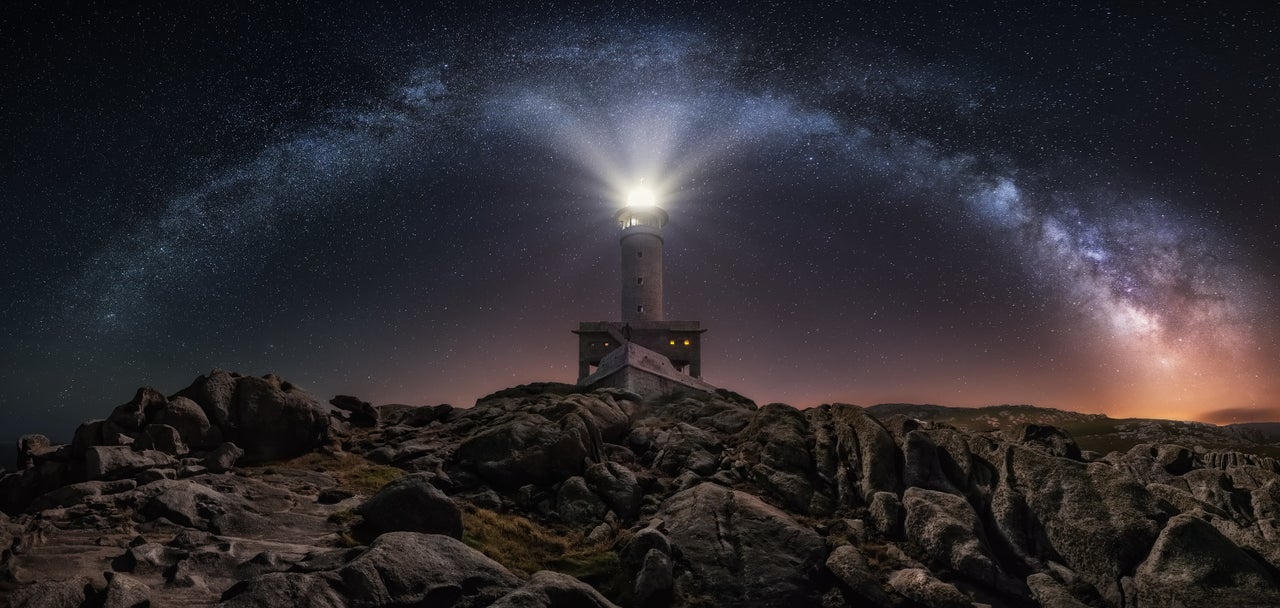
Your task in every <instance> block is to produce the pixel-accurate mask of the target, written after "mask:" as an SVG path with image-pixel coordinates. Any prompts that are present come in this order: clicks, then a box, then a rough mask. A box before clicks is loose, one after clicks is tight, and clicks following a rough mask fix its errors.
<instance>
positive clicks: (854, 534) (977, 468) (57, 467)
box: [0, 371, 1280, 608]
mask: <svg viewBox="0 0 1280 608" xmlns="http://www.w3.org/2000/svg"><path fill="white" fill-rule="evenodd" d="M575 391H576V389H575V387H572V386H568V385H539V386H526V387H521V388H519V389H514V390H510V391H500V392H499V393H495V394H494V395H491V396H489V397H486V398H483V399H481V400H480V401H479V402H477V403H476V405H475V406H474V407H471V408H453V407H450V406H447V405H441V406H427V407H413V406H405V405H386V406H376V407H375V406H373V405H371V404H369V403H367V402H365V401H363V400H360V399H358V398H355V397H337V398H335V399H334V400H333V401H331V405H333V406H334V407H335V408H337V410H336V412H334V415H330V414H329V413H328V412H327V410H328V409H329V406H320V405H319V404H318V403H316V402H315V401H314V400H313V399H311V398H310V397H308V396H306V394H305V393H303V392H302V391H301V390H299V389H297V387H294V386H293V385H291V384H289V383H287V382H285V381H283V380H281V379H279V378H276V377H274V376H267V377H264V378H250V377H245V376H241V375H239V374H233V373H227V372H219V371H215V372H213V373H212V374H210V375H209V376H207V377H201V378H200V379H198V380H197V381H196V382H195V383H193V384H192V385H191V386H189V387H187V388H186V389H184V390H183V391H180V392H179V394H177V395H174V396H172V397H168V398H166V397H164V396H163V395H162V394H160V393H159V392H158V391H154V390H151V389H142V390H140V391H138V393H137V394H136V395H135V396H134V399H132V400H131V401H130V402H129V403H126V404H124V405H121V406H119V407H117V408H116V409H115V410H114V411H113V412H112V414H111V416H110V417H108V418H106V419H104V420H99V421H91V422H88V423H85V424H83V425H81V426H80V428H78V429H77V430H76V431H75V433H74V437H73V441H72V443H71V445H69V446H58V445H55V444H54V443H53V442H49V441H44V440H41V439H40V438H36V437H32V438H30V439H28V440H27V441H26V442H25V443H24V445H26V446H27V447H25V448H24V450H23V451H22V452H21V453H22V454H23V455H24V456H23V460H22V462H23V465H24V467H25V468H24V469H22V470H21V471H20V472H18V473H16V474H11V475H6V476H3V477H0V503H2V504H0V506H3V508H4V510H5V511H6V512H8V513H9V514H11V515H12V516H13V517H8V516H6V517H0V546H3V547H8V548H9V549H8V550H7V551H5V552H0V604H3V603H5V602H9V603H12V599H11V598H14V597H20V598H28V599H24V600H23V601H29V598H33V597H37V596H34V595H30V594H29V592H30V591H31V590H32V589H39V590H40V591H41V593H42V594H43V595H41V596H39V597H41V598H50V599H51V600H56V599H58V598H69V599H67V601H71V602H79V603H85V602H88V603H91V604H93V605H102V604H109V605H136V604H139V603H141V602H150V603H151V604H153V605H174V604H182V603H195V604H201V603H212V602H214V601H218V600H221V601H223V603H225V604H226V605H231V606H254V605H280V604H286V605H292V604H302V605H318V606H329V605H331V606H339V605H342V606H376V605H442V606H479V605H500V606H550V605H557V606H559V605H567V606H573V605H581V606H610V605H612V604H611V603H610V602H612V603H617V604H621V605H630V606H642V607H645V608H656V607H659V606H661V607H666V606H671V605H755V606H789V605H795V606H801V605H825V606H845V605H852V606H863V605H866V606H894V607H905V606H966V607H968V606H972V605H974V604H978V605H993V606H1003V605H1009V606H1032V605H1036V604H1039V605H1043V606H1051V607H1054V608H1080V606H1092V607H1094V608H1120V607H1131V606H1139V607H1141V606H1158V605H1176V604H1177V603H1178V602H1182V603H1185V604H1187V605H1203V604H1219V603H1222V602H1230V603H1233V604H1238V605H1240V606H1251V605H1269V604H1273V603H1277V602H1280V597H1277V594H1278V593H1280V591H1277V589H1278V585H1280V583H1278V581H1277V580H1276V573H1277V572H1280V549H1277V548H1276V547H1277V543H1280V472H1278V471H1277V467H1276V466H1275V463H1274V461H1273V460H1270V459H1267V458H1262V457H1259V456H1254V455H1251V454H1244V453H1241V452H1236V451H1232V450H1225V449H1219V450H1205V449H1203V448H1201V447H1199V446H1197V445H1196V444H1184V443H1164V442H1160V441H1155V440H1151V441H1147V443H1143V444H1139V445H1137V446H1136V447H1134V448H1132V449H1127V450H1125V451H1122V452H1112V453H1111V454H1108V455H1105V456H1103V455H1100V454H1090V453H1086V451H1083V450H1080V449H1079V445H1078V444H1077V443H1076V441H1075V440H1074V439H1073V438H1072V437H1071V435H1070V434H1069V433H1067V432H1066V431H1064V430H1062V429H1059V428H1055V427H1052V426H1050V425H1047V424H1043V423H1042V422H1037V421H1035V420H1034V419H1033V417H1031V415H1030V414H1029V413H1028V411H1027V408H1018V407H1013V408H1012V409H1009V408H1005V409H1002V410H1000V411H1001V412H1004V411H1012V412H1014V413H1015V414H1017V416H1016V417H1013V418H1011V420H1013V421H1014V422H1015V423H1014V424H1010V425H1007V426H1005V427H1004V428H1001V429H1000V430H994V431H990V430H982V431H965V430H962V429H960V428H956V427H953V426H949V425H947V424H944V423H941V422H936V421H929V420H919V419H915V418H911V417H908V416H905V415H903V412H908V413H909V412H912V411H915V410H912V409H910V408H907V409H903V408H888V409H890V410H893V411H894V412H895V413H894V414H893V415H889V416H887V417H884V418H877V417H875V416H873V415H872V414H871V413H870V411H869V410H867V409H863V408H859V407H856V406H851V405H840V404H837V405H824V406H820V407H816V408H811V409H808V410H796V409H793V408H790V407H789V406H786V405H783V404H770V405H768V406H765V407H762V408H756V407H755V405H754V404H753V403H750V402H749V401H746V400H745V399H742V398H741V397H738V396H735V395H733V394H732V393H728V392H727V391H726V392H721V393H717V394H708V395H701V396H681V397H669V398H663V399H658V400H654V401H649V402H645V401H643V400H642V399H641V398H640V397H639V396H636V395H632V394H629V393H625V392H623V391H618V390H613V389H605V390H598V391H593V392H590V393H578V392H575ZM920 411H921V412H924V413H928V412H929V411H931V410H929V408H924V409H921V410H920ZM1060 414H1062V415H1065V414H1066V413H1060ZM1055 415H1058V414H1055ZM1090 420H1093V419H1090ZM255 425H256V426H255ZM1193 430H1194V429H1193ZM1144 432H1145V431H1144ZM1197 432H1199V431H1197ZM272 442H274V444H272ZM249 446H253V447H252V449H250V447H249ZM184 449H185V450H187V453H185V454H184V453H183V451H184ZM311 451H314V453H312V454H310V455H308V456H306V457H305V458H299V459H290V458H291V456H296V455H300V454H302V453H305V452H311ZM264 458H271V459H275V460H273V461H272V462H262V460H263V459H264ZM280 459H283V460H280ZM392 467H394V468H396V469H400V470H402V471H403V472H400V471H396V470H393V469H392ZM90 476H93V477H94V479H92V480H91V479H90ZM397 478H398V481H393V480H396V479H397ZM388 481H390V483H387V482H388ZM382 484H385V485H382ZM379 485H382V487H381V488H379ZM365 496H368V497H369V498H368V499H364V498H363V497H365ZM508 537H510V538H508ZM460 538H466V540H467V542H466V543H461V542H459V541H458V539H460ZM487 543H496V544H495V545H492V546H490V545H489V544H487ZM474 547H480V548H481V549H483V550H484V551H485V552H487V553H488V554H490V555H493V556H495V557H496V558H497V559H498V561H501V562H502V563H501V564H499V563H498V561H494V559H491V558H489V557H486V556H485V554H484V553H481V552H478V551H476V549H475V548H474ZM107 569H110V570H112V572H113V573H112V575H111V576H110V577H101V573H102V572H103V571H104V570H107ZM569 569H572V572H573V574H575V575H576V576H578V577H579V578H576V579H575V578H572V577H568V576H567V575H566V574H565V572H568V571H569ZM553 570H562V571H563V572H561V573H559V574H557V573H555V572H553ZM81 576H84V577H88V580H89V581H90V584H89V585H88V586H87V587H86V586H84V585H83V584H80V582H81V579H80V578H79V577H81ZM37 583H41V584H43V586H38V587H33V585H36V584H37ZM111 598H115V599H111ZM59 601H60V600H59ZM111 602H114V603H111ZM79 603H76V604H74V605H80V604H79Z"/></svg>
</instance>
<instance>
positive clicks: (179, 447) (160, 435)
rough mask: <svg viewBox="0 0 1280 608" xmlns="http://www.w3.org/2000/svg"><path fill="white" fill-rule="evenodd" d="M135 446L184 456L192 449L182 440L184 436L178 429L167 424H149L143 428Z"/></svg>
mask: <svg viewBox="0 0 1280 608" xmlns="http://www.w3.org/2000/svg"><path fill="white" fill-rule="evenodd" d="M133 447H134V448H137V449H143V450H156V451H157V452H164V453H165V454H169V455H170V456H182V455H183V454H186V453H187V452H190V451H191V450H190V449H189V448H188V447H187V444H186V443H185V442H184V441H182V436H181V435H179V434H178V429H175V428H173V427H171V426H169V425H167V424H148V425H147V426H146V427H144V428H143V429H142V434H141V436H139V437H138V441H137V442H136V443H135V444H134V446H133Z"/></svg>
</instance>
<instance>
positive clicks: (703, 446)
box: [632, 422, 724, 476]
mask: <svg viewBox="0 0 1280 608" xmlns="http://www.w3.org/2000/svg"><path fill="white" fill-rule="evenodd" d="M635 433H636V431H633V432H632V434H633V435H634V434H635ZM653 448H654V449H655V450H656V451H657V453H656V454H655V455H654V457H653V468H655V469H657V470H659V471H661V472H663V473H665V474H667V475H673V476H674V475H679V474H680V473H681V472H683V471H693V472H694V473H696V474H698V475H710V474H712V473H715V472H716V469H717V468H719V467H720V452H721V451H722V450H723V449H724V446H723V444H722V443H721V441H720V439H719V438H718V437H716V436H715V435H714V434H712V433H709V432H707V431H704V430H702V429H700V428H698V427H696V426H694V425H692V424H689V423H687V422H678V423H676V424H675V425H674V426H670V427H668V428H665V429H663V430H661V431H658V432H657V436H656V438H655V439H654V440H653Z"/></svg>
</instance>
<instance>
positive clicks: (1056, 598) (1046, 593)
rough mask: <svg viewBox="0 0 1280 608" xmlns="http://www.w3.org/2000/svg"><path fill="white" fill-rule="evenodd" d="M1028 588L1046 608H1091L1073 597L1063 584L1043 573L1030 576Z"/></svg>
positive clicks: (1032, 595)
mask: <svg viewBox="0 0 1280 608" xmlns="http://www.w3.org/2000/svg"><path fill="white" fill-rule="evenodd" d="M1027 587H1029V588H1030V589H1031V597H1032V598H1034V599H1035V600H1036V601H1037V602H1039V603H1040V605H1041V606H1043V607H1044V608H1089V605H1088V604H1086V603H1084V602H1082V601H1080V600H1078V599H1076V598H1075V596H1073V595H1071V592H1070V591H1069V590H1068V589H1067V588H1066V587H1065V586H1064V585H1063V584H1062V583H1059V582H1058V581H1057V580H1054V578H1053V577H1052V576H1049V575H1048V574H1045V573H1043V572H1038V573H1036V574H1032V575H1031V576H1028V577H1027Z"/></svg>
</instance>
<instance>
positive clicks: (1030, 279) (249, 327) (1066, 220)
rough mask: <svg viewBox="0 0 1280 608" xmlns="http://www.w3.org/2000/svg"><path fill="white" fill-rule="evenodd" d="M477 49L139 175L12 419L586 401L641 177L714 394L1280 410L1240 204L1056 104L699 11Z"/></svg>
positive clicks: (1117, 408)
mask: <svg viewBox="0 0 1280 608" xmlns="http://www.w3.org/2000/svg"><path fill="white" fill-rule="evenodd" d="M472 26H473V27H472V28H471V29H466V28H463V30H461V31H463V32H464V33H462V34H450V35H446V36H439V35H433V34H429V33H425V32H422V33H417V34H415V33H414V32H413V28H412V27H409V26H406V30H407V31H406V32H401V36H402V37H403V38H405V39H408V40H410V42H411V43H410V44H406V45H405V46H404V47H403V48H407V49H409V50H408V51H403V50H402V51H401V52H399V53H398V54H397V55H396V56H395V60H394V61H393V60H391V59H387V60H386V61H385V63H383V64H382V65H381V66H380V67H379V70H381V74H380V75H379V77H377V78H374V79H372V80H371V81H370V82H369V83H368V86H366V87H360V88H353V89H350V90H345V91H344V92H343V94H342V95H340V96H338V97H339V99H337V100H336V101H333V100H330V101H326V102H324V103H317V105H316V107H317V108H318V109H317V110H316V111H314V112H311V113H309V114H308V115H306V116H305V117H304V118H302V119H297V120H292V121H285V120H281V119H278V118H274V119H273V118H269V117H265V115H267V114H270V112H266V111H263V110H254V109H249V110H247V111H245V110H238V109H237V110H231V109H228V110H227V111H228V112H230V114H229V115H228V118H227V119H226V120H227V123H226V124H227V125H228V126H226V127H225V128H226V129H243V128H244V126H243V125H245V124H253V125H257V124H258V123H259V122H261V123H262V124H261V131H262V135H261V136H260V137H258V138H256V139H253V140H251V141H250V142H249V145H244V144H243V143H241V144H240V145H238V147H236V148H235V153H234V154H230V153H225V150H223V149H222V148H219V149H218V150H217V154H215V153H214V151H212V150H211V151H209V152H208V154H207V155H206V156H205V157H203V158H202V156H201V155H200V154H199V153H198V152H197V153H193V152H188V155H189V157H188V158H184V159H178V160H177V161H174V160H173V159H166V158H155V159H153V160H151V161H143V162H154V163H157V164H166V165H168V166H170V167H174V166H177V167H180V170H174V171H171V173H173V174H174V175H175V177H173V178H170V179H164V180H157V181H155V182H154V183H152V184H150V185H149V188H150V191H151V192H152V196H153V198H152V200H153V204H152V205H150V206H149V207H148V208H146V209H143V210H141V211H136V210H135V211H133V212H130V213H125V214H120V215H118V216H115V218H114V219H113V220H112V221H109V222H106V223H105V224H97V225H93V226H86V227H85V228H83V231H84V232H85V234H87V235H94V237H95V238H86V239H84V243H83V245H79V246H77V245H75V244H69V245H68V246H69V247H72V249H71V251H73V252H75V254H74V255H73V256H71V258H72V259H71V261H69V262H66V263H64V264H60V265H58V266H56V267H54V268H50V269H46V270H45V271H44V272H43V273H42V274H41V276H40V278H39V279H38V280H37V279H33V278H29V277H24V276H23V275H18V276H16V277H15V278H14V281H15V282H16V283H15V287H19V288H20V287H21V286H22V282H23V281H26V282H28V283H30V286H32V287H31V288H30V289H28V290H26V291H28V292H29V293H30V294H31V296H30V298H28V299H27V300H24V301H22V302H20V303H19V304H17V305H18V306H20V307H21V311H20V312H21V314H18V315H16V316H15V318H17V319H21V320H22V327H13V328H11V329H10V331H9V332H8V334H9V342H10V343H11V345H12V346H13V347H12V348H11V349H9V350H10V351H11V354H10V357H12V358H14V359H15V361H17V359H18V358H19V357H21V358H22V362H21V363H15V365H14V367H13V368H12V369H11V372H10V373H11V374H12V375H11V377H10V378H9V380H10V381H11V382H14V381H16V379H17V378H18V377H19V376H21V375H24V374H25V375H27V376H28V377H29V378H31V380H30V381H29V383H28V384H27V385H24V386H25V388H24V389H23V390H22V391H20V393H21V394H22V396H23V399H24V400H25V401H27V402H26V403H23V404H18V403H8V404H6V407H7V408H8V414H6V416H12V417H15V418H17V419H19V420H38V419H40V420H43V418H41V416H42V414H39V413H38V412H40V411H45V410H48V409H50V408H53V409H54V410H55V411H56V410H57V409H58V408H62V409H66V410H70V411H68V412H66V413H64V414H59V416H63V417H68V418H80V417H84V416H88V415H90V414H91V413H93V412H97V411H100V410H101V408H102V406H103V405H104V400H105V402H106V403H110V402H111V401H112V400H118V398H120V397H124V396H127V395H126V394H125V393H127V392H128V390H127V389H126V388H124V387H127V386H132V385H134V384H137V383H157V384H163V383H165V382H179V381H181V379H185V378H187V377H189V376H192V375H194V374H195V373H197V372H201V371H204V370H205V369H206V368H209V367H212V366H223V367H232V368H236V369H241V370H242V371H246V372H257V373H261V372H265V371H278V372H280V373H284V374H285V375H286V376H289V377H293V378H295V379H297V380H299V381H300V382H301V383H303V384H304V385H307V386H311V387H314V388H316V390H317V392H322V393H323V392H326V391H331V392H339V391H345V392H353V391H354V392H360V393H361V394H362V395H363V396H365V397H366V398H371V399H374V400H381V401H391V400H402V401H415V402H435V401H444V400H448V401H453V402H455V403H456V402H462V403H467V402H469V400H470V399H473V398H475V397H476V396H479V395H480V394H482V393H483V392H484V391H487V390H493V389H497V388H501V387H503V386H507V385H510V384H516V383H519V382H526V381H534V380H546V379H559V380H569V379H570V378H569V376H570V375H572V371H571V369H570V364H571V363H572V348H573V344H574V343H573V341H572V340H570V336H569V335H568V334H567V333H566V331H567V329H568V328H570V327H572V325H573V323H575V322H576V321H578V320H583V319H592V318H607V317H609V316H611V315H612V311H613V310H614V308H616V307H615V306H614V304H613V298H614V297H615V291H614V290H615V286H614V284H615V281H614V278H613V275H612V274H611V273H612V272H613V264H614V262H613V260H614V258H612V257H610V256H611V255H616V252H615V251H614V247H615V245H614V242H613V240H612V239H613V236H612V233H611V231H610V228H609V225H608V214H609V212H610V210H611V208H612V207H613V206H614V205H617V204H618V203H619V201H620V200H621V196H622V194H621V193H622V192H624V191H625V190H626V189H627V188H628V187H630V186H631V185H633V184H634V183H636V182H638V181H640V180H644V181H645V182H646V183H649V184H653V185H655V187H656V188H657V189H658V190H659V192H660V195H661V196H662V198H663V201H664V205H666V206H668V207H670V208H671V210H672V217H673V220H672V226H671V234H670V235H669V237H668V238H669V247H670V248H672V251H671V253H670V254H669V255H670V256H671V261H670V262H669V263H670V264H671V265H672V268H671V269H670V270H669V271H668V273H669V275H670V276H671V278H670V280H669V283H670V285H669V286H668V292H669V293H670V294H671V295H670V296H669V297H670V298H671V300H672V301H671V303H670V304H669V308H670V309H672V310H673V311H674V312H675V313H676V314H677V315H682V316H684V317H688V318H701V319H703V320H704V321H706V322H707V324H708V326H709V327H711V329H712V333H710V334H709V341H708V345H707V349H708V351H707V353H706V358H707V359H708V360H709V362H708V365H707V369H708V371H707V373H708V378H709V379H710V380H712V381H713V382H717V383H719V384H722V385H725V386H729V387H731V388H734V389H737V390H740V391H742V392H744V393H747V394H749V395H752V396H756V397H757V398H760V399H763V400H784V401H789V402H792V403H796V404H798V405H812V404H813V403H816V402H819V401H826V400H835V399H838V400H843V401H852V402H859V403H868V402H871V401H890V400H919V401H922V400H931V401H935V402H942V403H948V404H962V405H978V404H983V403H990V402H997V401H1026V402H1035V403H1040V404H1044V405H1053V406H1057V407H1066V408H1076V409H1084V410H1088V411H1109V412H1112V413H1118V414H1123V415H1129V414H1132V415H1137V414H1141V415H1166V416H1180V417H1198V416H1201V417H1202V416H1206V415H1208V414H1207V412H1209V411H1211V410H1217V409H1223V408H1228V407H1230V408H1240V407H1245V408H1249V407H1266V406H1270V405H1272V404H1273V402H1272V400H1271V398H1270V394H1271V393H1270V391H1271V390H1272V389H1273V388H1274V382H1273V380H1272V376H1273V375H1274V372H1275V371H1276V370H1275V366H1274V362H1273V361H1272V360H1269V359H1268V357H1270V355H1271V354H1273V353H1274V352H1275V343H1274V333H1273V329H1274V328H1273V327H1271V325H1270V321H1269V319H1268V318H1267V315H1268V313H1269V312H1271V311H1270V310H1269V309H1268V308H1267V305H1266V302H1267V301H1268V299H1269V298H1270V297H1271V296H1273V295H1274V289H1275V286H1274V285H1272V284H1271V282H1270V281H1272V279H1273V278H1272V277H1270V276H1269V275H1268V272H1269V270H1267V269H1266V268H1265V267H1260V265H1259V263H1258V261H1257V259H1258V256H1259V255H1260V254H1258V253H1257V252H1254V251H1251V250H1250V249H1248V247H1247V246H1246V245H1242V244H1241V242H1240V241H1239V239H1236V238H1234V237H1235V235H1236V234H1238V232H1239V230H1240V229H1239V228H1238V227H1237V226H1235V225H1233V224H1232V223H1231V221H1229V220H1223V219H1220V218H1219V217H1218V216H1217V215H1216V212H1215V210H1214V205H1215V201H1213V200H1211V199H1212V197H1210V196H1205V195H1197V194H1196V193H1194V192H1187V191H1185V190H1184V189H1181V188H1168V187H1165V186H1163V185H1162V184H1159V183H1152V182H1151V181H1149V180H1147V179H1146V177H1145V176H1141V175H1136V174H1134V173H1133V172H1129V171H1125V170H1121V169H1117V168H1115V167H1113V166H1111V164H1110V163H1108V162H1105V161H1104V160H1103V159H1099V158H1093V157H1091V156H1090V155H1089V148H1090V147H1091V145H1092V140H1091V139H1090V138H1092V137H1096V136H1097V135H1096V134H1092V135H1088V136H1086V135H1085V134H1082V131H1080V130H1078V131H1070V129H1069V127H1070V125H1071V121H1070V120H1068V119H1066V118H1060V117H1057V115H1055V114H1054V113H1053V112H1048V111H1047V110H1049V109H1052V108H1054V107H1056V106H1062V105H1063V104H1065V106H1066V107H1070V106H1071V104H1070V101H1069V100H1068V99H1064V98H1063V97H1062V96H1061V95H1053V94H1051V92H1050V91H1048V90H1046V88H1045V87H1043V86H1040V85H1038V84H1037V83H1035V82H1032V81H1028V80H1018V79H1015V78H1010V77H1008V76H1007V75H1006V74H1003V73H1001V72H1000V70H999V69H998V68H997V67H995V66H990V65H982V64H977V63H971V62H970V63H966V62H959V61H957V62H954V63H953V62H948V61H938V60H936V59H926V58H922V57H921V56H919V54H913V53H909V52H903V51H902V50H901V49H899V48H896V47H895V46H894V44H895V42H894V41H893V40H875V39H873V38H871V37H866V36H845V35H839V34H832V33H830V32H828V33H826V34H825V37H824V35H819V34H815V35H814V36H813V39H811V40H808V41H806V43H805V44H804V45H797V46H798V47H801V48H799V50H796V49H784V50H786V51H788V52H783V51H780V50H779V46H778V44H777V42H776V40H773V39H772V38H771V39H770V40H771V42H769V43H768V44H766V43H765V42H762V38H760V37H758V36H757V37H755V38H753V37H752V36H743V35H740V34H741V33H740V32H738V31H736V30H734V29H733V28H728V29H726V28H721V27H716V28H708V27H701V26H699V25H696V24H691V23H689V22H688V20H681V22H679V23H670V22H663V21H661V20H649V19H644V18H635V17H627V18H625V19H622V18H615V17H604V18H601V17H598V16H596V17H591V18H585V17H584V18H583V19H581V20H576V21H575V20H573V19H561V20H558V22H556V23H537V24H534V23H531V24H529V25H527V26H519V27H514V28H512V27H505V28H498V29H495V31H494V33H493V35H491V36H490V35H485V32H484V31H483V29H482V28H481V27H479V26H478V25H476V24H472ZM495 27H496V26H495ZM415 35H416V36H420V38H414V36H415ZM298 94H299V95H305V93H303V92H298ZM282 101H283V100H282ZM1078 111H1083V110H1078ZM1032 116H1039V117H1041V119H1042V120H1043V124H1037V125H1030V126H1029V125H1027V124H1026V120H1027V118H1028V117H1032ZM1068 131H1070V132H1072V133H1075V135H1069V136H1064V135H1063V133H1064V132H1068ZM1115 136H1116V137H1123V134H1121V133H1117V134H1115ZM102 197H103V198H102V200H96V201H95V200H93V198H92V197H89V198H87V199H81V200H78V201H76V203H79V204H85V205H93V204H99V205H107V206H111V205H116V206H119V205H120V204H121V203H120V202H119V201H118V200H117V199H114V198H112V197H110V196H107V195H102ZM23 236H24V237H25V238H35V234H34V233H32V234H26V235H23ZM1262 255H1265V254H1262ZM18 353H22V354H21V355H19V354H18ZM1064 375H1065V376H1069V377H1064ZM59 377H61V378H63V379H62V380H61V382H62V383H63V384H64V385H65V386H67V387H68V388H65V389H63V390H61V392H60V393H58V394H57V395H53V394H51V393H50V392H49V391H46V390H43V389H42V388H41V387H42V386H44V383H47V382H51V381H56V380H55V378H59ZM108 378H109V379H110V380H107V379H108ZM107 388H109V389H110V390H111V392H110V394H109V395H106V396H103V394H104V392H106V389H107ZM163 388H165V389H174V388H177V387H176V386H164V387H163ZM32 412H35V413H32Z"/></svg>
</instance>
